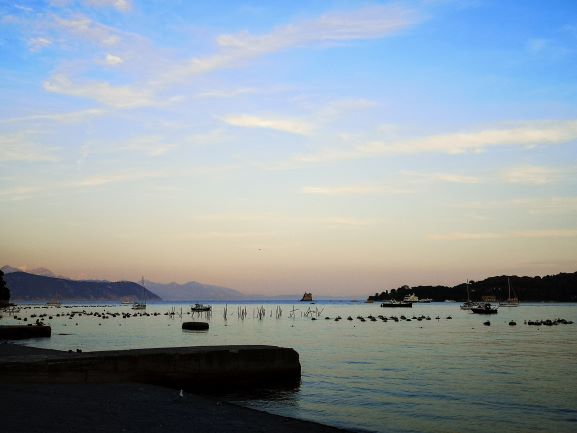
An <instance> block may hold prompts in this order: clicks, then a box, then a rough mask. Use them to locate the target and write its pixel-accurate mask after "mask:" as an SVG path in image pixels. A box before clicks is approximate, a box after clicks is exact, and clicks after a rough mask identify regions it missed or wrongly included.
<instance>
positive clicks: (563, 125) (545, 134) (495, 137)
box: [293, 120, 577, 164]
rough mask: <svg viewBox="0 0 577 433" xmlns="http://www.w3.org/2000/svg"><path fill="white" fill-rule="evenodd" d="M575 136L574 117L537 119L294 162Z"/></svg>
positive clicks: (556, 140) (458, 150) (461, 150)
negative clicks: (567, 118)
mask: <svg viewBox="0 0 577 433" xmlns="http://www.w3.org/2000/svg"><path fill="white" fill-rule="evenodd" d="M576 139H577V120H557V121H536V122H526V123H521V124H514V125H511V126H509V127H502V128H492V129H483V130H477V131H469V132H456V133H449V134H443V135H432V136H428V137H421V138H415V139H409V140H401V141H389V142H383V141H372V142H369V143H367V144H364V145H361V146H357V147H354V148H351V149H338V150H332V149H325V150H323V151H321V152H319V153H316V154H309V155H301V156H298V157H296V158H294V160H293V161H294V162H300V163H305V164H307V163H316V162H324V161H334V160H350V159H359V158H368V157H372V156H378V155H382V156H393V155H403V154H409V155H410V154H421V153H446V154H461V153H465V152H480V151H483V150H485V149H488V148H492V147H499V146H517V147H535V146H544V145H553V144H563V143H568V142H571V141H573V140H576Z"/></svg>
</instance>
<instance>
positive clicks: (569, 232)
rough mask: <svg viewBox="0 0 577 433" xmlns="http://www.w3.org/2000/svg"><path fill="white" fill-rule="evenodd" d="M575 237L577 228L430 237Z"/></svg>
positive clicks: (459, 239)
mask: <svg viewBox="0 0 577 433" xmlns="http://www.w3.org/2000/svg"><path fill="white" fill-rule="evenodd" d="M573 237H577V229H545V230H527V231H515V232H501V233H498V232H479V233H463V232H453V233H447V234H435V235H430V236H429V239H432V240H439V241H471V240H491V239H550V238H573Z"/></svg>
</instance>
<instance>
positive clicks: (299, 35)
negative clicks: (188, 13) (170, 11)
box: [157, 6, 422, 85]
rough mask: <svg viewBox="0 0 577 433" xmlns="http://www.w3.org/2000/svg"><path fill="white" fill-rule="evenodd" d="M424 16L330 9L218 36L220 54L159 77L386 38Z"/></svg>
mask: <svg viewBox="0 0 577 433" xmlns="http://www.w3.org/2000/svg"><path fill="white" fill-rule="evenodd" d="M421 19H422V18H421V17H420V16H419V15H418V14H417V12H416V11H415V10H413V9H409V8H402V7H399V6H375V7H367V8H362V9H357V10H350V11H342V12H332V13H328V14H326V15H323V16H321V17H319V18H317V19H315V20H310V21H303V22H300V23H295V24H290V25H286V26H283V27H279V28H277V29H275V30H273V31H272V32H270V33H268V34H265V35H257V36H255V35H251V34H250V33H248V32H242V33H237V34H231V35H221V36H219V37H218V38H217V44H218V46H219V47H220V50H219V51H218V52H217V53H216V54H213V55H212V56H208V57H203V58H194V59H191V60H189V61H188V62H186V63H184V64H182V65H179V66H175V67H174V68H172V69H171V70H170V71H169V72H167V73H166V74H164V76H162V77H159V79H158V80H157V84H158V85H161V84H167V83H170V82H173V81H179V80H184V79H186V78H188V77H189V76H193V75H198V74H204V73H207V72H211V71H214V70H217V69H222V68H227V67H231V66H233V65H236V64H238V63H240V62H244V61H246V60H249V59H252V58H255V57H258V56H262V55H265V54H270V53H273V52H277V51H280V50H284V49H288V48H291V47H299V46H304V45H309V44H316V45H318V44H327V43H333V44H334V43H336V42H344V41H353V40H363V39H377V38H382V37H385V36H388V35H391V34H394V33H395V32H397V31H400V30H402V29H405V28H409V27H411V26H413V25H415V24H416V23H417V22H418V21H420V20H421Z"/></svg>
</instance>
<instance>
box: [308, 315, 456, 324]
mask: <svg viewBox="0 0 577 433" xmlns="http://www.w3.org/2000/svg"><path fill="white" fill-rule="evenodd" d="M356 319H357V320H360V321H361V322H366V321H367V320H370V321H371V322H376V321H377V319H380V320H381V321H383V322H388V321H389V320H391V321H394V322H399V321H406V322H411V321H413V320H417V321H419V322H421V321H423V320H431V317H430V316H413V317H411V318H409V317H406V316H400V317H397V316H390V317H385V316H383V315H379V316H377V317H375V316H373V315H369V316H367V317H363V316H357V317H356ZM435 319H436V320H440V319H441V318H440V317H439V316H437V317H435ZM446 319H447V320H451V319H452V317H451V316H447V317H446ZM312 320H316V318H314V317H313V318H312ZM325 320H333V319H331V317H329V316H326V317H325ZM339 320H342V317H341V316H337V317H335V319H334V321H335V322H338V321H339ZM347 320H348V321H353V320H355V319H354V318H353V317H352V316H348V317H347Z"/></svg>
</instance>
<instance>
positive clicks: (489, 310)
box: [471, 302, 497, 314]
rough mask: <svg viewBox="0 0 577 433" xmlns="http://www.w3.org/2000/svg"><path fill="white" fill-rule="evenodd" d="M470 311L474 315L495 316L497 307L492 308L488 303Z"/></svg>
mask: <svg viewBox="0 0 577 433" xmlns="http://www.w3.org/2000/svg"><path fill="white" fill-rule="evenodd" d="M471 311H472V312H473V313H476V314H497V307H493V306H492V305H491V304H489V303H488V302H487V303H485V304H479V305H477V306H476V307H472V308H471Z"/></svg>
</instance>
